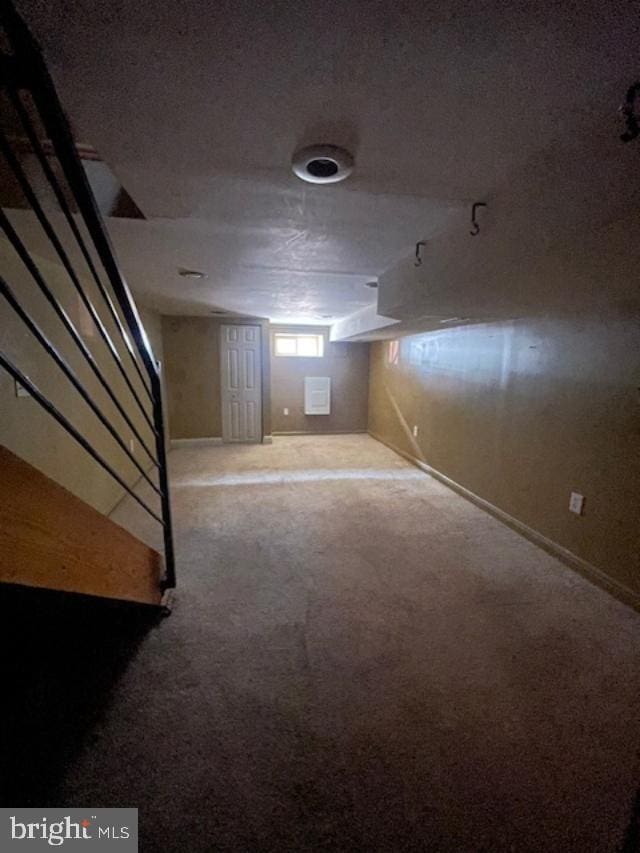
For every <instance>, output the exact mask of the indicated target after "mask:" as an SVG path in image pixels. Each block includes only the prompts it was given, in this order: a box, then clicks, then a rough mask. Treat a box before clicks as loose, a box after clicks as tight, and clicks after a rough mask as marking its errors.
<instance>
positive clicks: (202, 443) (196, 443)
mask: <svg viewBox="0 0 640 853" xmlns="http://www.w3.org/2000/svg"><path fill="white" fill-rule="evenodd" d="M212 444H222V438H221V437H220V436H217V435H215V436H210V437H208V438H172V439H171V442H170V447H171V449H172V450H177V449H178V448H179V447H208V446H210V445H212Z"/></svg>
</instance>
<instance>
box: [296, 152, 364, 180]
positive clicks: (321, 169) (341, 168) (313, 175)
mask: <svg viewBox="0 0 640 853" xmlns="http://www.w3.org/2000/svg"><path fill="white" fill-rule="evenodd" d="M291 168H292V169H293V173H294V175H297V176H298V177H299V178H300V179H301V180H303V181H307V182H308V183H310V184H337V183H338V182H339V181H344V179H345V178H348V177H349V175H350V174H351V172H352V171H353V157H352V156H351V154H349V152H348V151H345V149H344V148H338V146H337V145H308V146H307V147H306V148H300V149H299V150H298V151H296V153H295V154H294V155H293V160H292V161H291Z"/></svg>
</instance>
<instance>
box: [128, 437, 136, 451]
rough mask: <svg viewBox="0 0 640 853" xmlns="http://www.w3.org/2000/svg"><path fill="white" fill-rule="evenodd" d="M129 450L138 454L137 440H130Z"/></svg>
mask: <svg viewBox="0 0 640 853" xmlns="http://www.w3.org/2000/svg"><path fill="white" fill-rule="evenodd" d="M129 450H130V451H131V452H132V453H135V452H136V440H135V438H130V439H129Z"/></svg>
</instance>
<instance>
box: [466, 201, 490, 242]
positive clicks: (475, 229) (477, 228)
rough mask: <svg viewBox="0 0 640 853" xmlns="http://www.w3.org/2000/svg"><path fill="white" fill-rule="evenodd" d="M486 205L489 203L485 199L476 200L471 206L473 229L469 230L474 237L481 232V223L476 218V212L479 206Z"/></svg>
mask: <svg viewBox="0 0 640 853" xmlns="http://www.w3.org/2000/svg"><path fill="white" fill-rule="evenodd" d="M486 206H487V205H486V204H485V203H484V202H483V201H476V202H475V203H474V205H473V207H472V208H471V226H472V229H473V230H472V231H469V234H471V236H472V237H475V236H476V235H477V234H479V233H480V224H479V223H478V220H477V218H476V212H477V210H478V208H479V207H486Z"/></svg>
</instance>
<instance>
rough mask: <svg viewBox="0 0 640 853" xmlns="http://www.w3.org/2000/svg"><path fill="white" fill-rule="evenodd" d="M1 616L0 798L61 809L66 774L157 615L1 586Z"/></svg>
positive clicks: (103, 601) (93, 600)
mask: <svg viewBox="0 0 640 853" xmlns="http://www.w3.org/2000/svg"><path fill="white" fill-rule="evenodd" d="M0 610H1V612H2V627H1V629H0V642H1V644H2V649H3V652H4V654H3V657H2V664H1V665H0V683H1V684H2V685H3V688H4V689H3V702H2V718H1V724H0V754H1V756H2V761H1V764H0V799H1V801H2V802H3V803H5V804H9V803H12V804H18V805H22V806H25V807H29V806H31V807H37V806H42V807H46V806H59V805H60V800H59V798H58V792H59V790H60V786H61V784H62V782H63V780H64V773H65V769H66V768H67V767H68V766H69V765H70V764H71V763H72V762H73V760H74V759H75V758H76V757H77V756H78V754H79V753H80V752H81V751H82V749H83V748H86V747H87V746H88V745H90V743H91V738H92V732H93V731H94V730H95V728H96V726H97V725H98V724H99V722H100V719H101V717H102V716H103V715H104V713H105V708H106V707H107V706H108V701H109V695H110V694H111V692H112V691H113V690H114V688H115V687H116V685H117V683H118V681H119V679H120V677H121V676H122V674H123V672H124V671H125V669H126V667H127V664H128V662H129V661H130V660H131V659H132V658H133V656H134V655H135V653H136V649H137V648H138V646H139V644H140V643H141V641H142V640H143V638H144V636H145V634H146V633H147V632H148V631H149V629H150V628H151V627H152V625H153V624H154V623H155V622H156V620H157V619H158V615H157V611H156V610H155V609H154V608H151V607H144V606H139V605H133V604H128V603H123V602H119V601H111V600H107V599H97V598H91V597H88V596H84V595H73V594H69V593H61V592H53V591H51V590H42V589H35V588H25V587H18V586H11V585H8V584H7V585H2V586H0Z"/></svg>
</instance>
